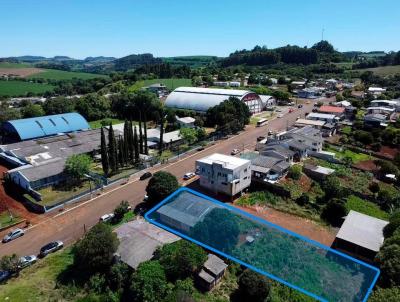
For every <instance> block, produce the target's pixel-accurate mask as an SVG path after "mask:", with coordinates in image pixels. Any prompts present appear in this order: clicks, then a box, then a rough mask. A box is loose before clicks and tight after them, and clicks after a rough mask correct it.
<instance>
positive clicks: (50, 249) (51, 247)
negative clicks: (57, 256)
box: [39, 241, 64, 258]
mask: <svg viewBox="0 0 400 302" xmlns="http://www.w3.org/2000/svg"><path fill="white" fill-rule="evenodd" d="M63 246H64V243H63V242H62V241H53V242H50V243H48V244H46V245H45V246H43V247H42V248H41V249H40V253H39V256H40V257H42V258H43V257H46V256H47V255H48V254H50V253H54V252H56V251H58V250H60V249H62V248H63Z"/></svg>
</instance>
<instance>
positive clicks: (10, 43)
mask: <svg viewBox="0 0 400 302" xmlns="http://www.w3.org/2000/svg"><path fill="white" fill-rule="evenodd" d="M0 11H1V18H0V57H5V56H18V55H27V54H30V55H43V56H54V55H68V56H71V57H75V58H83V57H86V56H98V55H104V56H116V57H121V56H125V55H128V54H132V53H144V52H150V53H153V54H154V55H155V56H175V55H199V54H204V55H218V56H226V55H228V54H229V53H230V52H232V51H234V50H236V49H243V48H252V47H253V46H254V45H256V44H258V45H266V46H267V47H270V48H273V47H277V46H282V45H287V44H292V45H293V44H296V45H299V46H306V45H307V46H312V45H313V44H314V43H315V42H317V41H319V40H320V39H321V32H322V29H323V28H324V29H325V33H324V37H325V39H326V40H328V41H330V42H331V43H332V44H333V45H334V46H335V48H337V49H338V50H341V51H345V50H365V51H371V50H386V51H390V50H396V51H397V50H400V17H399V14H400V1H398V0H379V1H378V0H346V1H343V0H336V1H328V0H302V1H300V0H292V1H289V0H274V1H271V0H248V1H243V0H241V1H236V0H230V1H227V0H212V1H211V0H186V1H182V0H164V1H161V0H140V1H138V0H0Z"/></svg>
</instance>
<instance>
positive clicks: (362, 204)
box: [346, 195, 389, 220]
mask: <svg viewBox="0 0 400 302" xmlns="http://www.w3.org/2000/svg"><path fill="white" fill-rule="evenodd" d="M346 208H347V210H348V211H350V210H353V211H356V212H360V213H362V214H365V215H369V216H372V217H375V218H379V219H383V220H388V219H389V213H387V212H385V211H383V210H382V209H381V208H380V207H379V206H378V205H377V204H376V203H373V202H370V201H367V200H364V199H361V198H359V197H357V196H354V195H350V196H349V197H347V202H346Z"/></svg>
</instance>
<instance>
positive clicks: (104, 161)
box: [100, 127, 110, 177]
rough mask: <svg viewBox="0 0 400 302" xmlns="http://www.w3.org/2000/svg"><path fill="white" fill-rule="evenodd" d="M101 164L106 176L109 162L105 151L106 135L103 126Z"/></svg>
mask: <svg viewBox="0 0 400 302" xmlns="http://www.w3.org/2000/svg"><path fill="white" fill-rule="evenodd" d="M100 148H101V165H102V167H103V172H104V175H105V176H106V177H107V176H108V172H109V169H110V163H109V161H108V152H107V142H106V136H105V134H104V128H103V127H101V147H100Z"/></svg>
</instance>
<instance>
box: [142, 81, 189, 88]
mask: <svg viewBox="0 0 400 302" xmlns="http://www.w3.org/2000/svg"><path fill="white" fill-rule="evenodd" d="M156 83H162V84H164V85H165V86H167V88H168V89H170V90H174V89H175V88H177V87H181V86H189V87H191V86H192V80H191V79H153V80H145V81H144V85H145V86H148V85H151V84H156Z"/></svg>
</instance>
